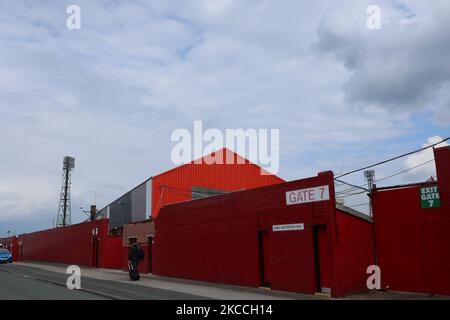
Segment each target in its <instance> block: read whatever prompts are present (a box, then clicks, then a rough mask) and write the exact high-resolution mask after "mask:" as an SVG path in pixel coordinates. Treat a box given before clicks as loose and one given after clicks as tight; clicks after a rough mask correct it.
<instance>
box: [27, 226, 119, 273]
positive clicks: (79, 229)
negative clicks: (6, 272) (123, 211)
mask: <svg viewBox="0 0 450 320" xmlns="http://www.w3.org/2000/svg"><path fill="white" fill-rule="evenodd" d="M93 228H94V229H95V228H98V234H96V235H93V234H92V229H93ZM94 238H96V239H98V241H99V258H98V262H99V267H103V268H118V269H120V267H121V265H122V253H121V248H122V238H121V237H108V220H107V219H103V220H98V221H93V222H86V223H80V224H75V225H71V226H67V227H62V228H54V229H49V230H44V231H38V232H34V233H29V234H23V235H20V236H19V241H22V253H21V256H22V260H34V261H48V262H59V263H66V264H76V265H83V266H89V267H90V266H93V239H94Z"/></svg>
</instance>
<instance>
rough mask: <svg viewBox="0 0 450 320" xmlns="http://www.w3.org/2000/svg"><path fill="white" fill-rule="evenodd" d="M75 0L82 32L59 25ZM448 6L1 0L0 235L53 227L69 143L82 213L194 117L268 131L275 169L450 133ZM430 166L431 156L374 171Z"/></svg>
mask: <svg viewBox="0 0 450 320" xmlns="http://www.w3.org/2000/svg"><path fill="white" fill-rule="evenodd" d="M73 4H75V5H78V6H79V8H80V9H81V28H80V29H79V30H69V29H68V28H67V27H66V20H67V18H68V17H69V15H70V14H68V13H67V12H66V9H67V7H68V6H69V5H73ZM369 5H377V6H379V8H380V9H381V16H380V17H381V28H380V29H377V30H370V29H368V28H367V25H366V22H367V19H368V17H369V15H368V14H367V12H366V10H367V7H368V6H369ZM449 17H450V2H449V1H447V0H433V1H421V0H405V1H395V0H391V1H376V0H371V1H364V0H353V1H348V0H343V1H334V0H328V1H327V0H317V1H300V0H296V1H294V0H260V1H258V0H247V1H237V0H190V1H168V0H160V1H158V0H152V1H138V0H137V1H119V0H114V1H113V0H95V1H92V0H86V1H81V0H80V1H78V0H70V1H65V0H58V1H56V0H54V1H37V0H30V1H25V0H17V1H6V0H1V1H0V30H2V32H1V33H0V150H1V157H0V177H1V178H0V236H2V235H6V233H7V231H8V230H10V231H11V232H14V233H16V234H18V233H23V232H31V231H34V230H39V229H44V228H49V227H51V226H52V219H53V218H55V217H56V213H57V209H58V203H59V192H60V184H61V174H62V158H63V157H64V156H65V155H70V156H73V157H75V158H76V168H75V171H74V172H73V174H72V221H73V222H80V221H82V220H84V219H85V215H84V214H83V213H82V212H81V210H79V207H80V206H84V207H87V206H88V205H89V204H90V203H91V202H92V201H94V198H95V200H96V203H97V206H98V207H100V208H101V207H103V206H104V205H107V204H108V203H110V202H111V201H113V200H114V199H116V198H117V197H118V196H120V195H121V194H123V193H125V192H126V191H128V190H130V189H131V188H132V187H134V186H136V185H138V184H139V183H140V182H142V181H144V180H145V179H147V178H148V177H150V176H152V175H155V174H157V173H159V172H162V171H164V170H167V169H170V168H172V167H174V164H173V163H172V161H171V149H172V148H173V147H174V142H173V141H171V133H172V132H173V131H174V130H176V129H179V128H186V129H188V130H193V125H194V121H196V120H200V121H203V126H204V127H205V128H218V129H219V130H223V131H224V130H225V129H227V128H243V129H249V128H254V129H268V130H270V129H279V130H280V145H279V152H280V155H279V156H280V170H279V172H278V175H279V176H281V177H282V178H284V179H286V180H294V179H300V178H304V177H309V176H313V175H316V174H317V172H320V171H324V170H333V171H334V172H335V173H337V174H338V173H343V172H346V171H350V170H352V169H355V168H359V167H362V166H365V165H368V164H371V163H374V162H378V161H381V160H384V159H386V158H389V157H392V156H396V155H399V154H402V153H405V152H409V151H411V150H415V149H418V148H421V147H422V146H426V145H429V144H431V143H434V142H438V141H440V140H441V139H442V138H446V137H448V136H450V90H449V89H450V63H449V61H450V42H449V41H448V39H449V30H450V18H449ZM431 159H433V154H432V152H431V151H430V150H428V151H426V152H423V153H420V154H416V155H413V156H410V157H406V158H402V159H400V160H397V161H395V162H392V163H389V164H388V165H385V166H381V167H377V168H376V177H377V178H378V177H380V178H382V177H385V176H388V175H391V174H393V173H396V172H399V171H402V170H406V169H410V168H413V167H417V166H418V165H420V164H422V163H424V162H426V161H429V160H431ZM432 175H435V169H434V164H433V162H429V163H427V164H425V165H421V166H419V167H417V168H415V169H413V170H410V171H407V172H406V173H405V174H402V175H399V176H396V177H394V178H392V179H388V180H384V181H383V183H384V184H386V185H389V184H394V183H409V182H416V181H424V180H426V179H428V178H429V177H430V176H432ZM346 179H347V181H348V182H351V183H354V184H358V185H359V184H363V183H364V177H363V174H362V173H361V172H360V173H357V174H354V175H351V176H347V177H346ZM349 201H350V202H351V201H353V200H349ZM354 201H356V202H358V201H362V199H356V200H354ZM356 202H351V203H356Z"/></svg>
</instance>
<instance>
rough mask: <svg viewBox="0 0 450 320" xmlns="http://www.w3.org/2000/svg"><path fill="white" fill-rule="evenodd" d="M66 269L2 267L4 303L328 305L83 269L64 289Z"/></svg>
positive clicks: (387, 295)
mask: <svg viewBox="0 0 450 320" xmlns="http://www.w3.org/2000/svg"><path fill="white" fill-rule="evenodd" d="M66 269H67V265H64V264H55V263H48V262H15V263H12V264H2V265H0V288H1V290H0V299H18V300H26V299H40V300H42V299H44V300H67V299H69V300H96V299H119V300H209V299H216V300H319V299H320V300H330V299H331V298H330V297H329V296H326V295H325V296H324V295H309V294H300V293H290V292H283V291H276V290H270V289H267V288H248V287H241V286H233V285H225V284H218V283H209V282H202V281H193V280H186V279H177V278H168V277H160V276H155V275H151V274H149V275H146V274H141V279H140V280H139V281H130V280H129V277H128V272H124V271H121V270H111V269H101V268H87V267H81V290H69V289H68V288H67V286H66V281H67V278H68V277H69V276H70V275H69V274H67V273H66ZM344 299H346V300H428V299H433V300H440V299H450V297H442V296H434V297H430V296H429V295H426V294H416V293H403V292H380V291H377V292H371V293H365V294H358V295H351V296H348V297H346V298H344Z"/></svg>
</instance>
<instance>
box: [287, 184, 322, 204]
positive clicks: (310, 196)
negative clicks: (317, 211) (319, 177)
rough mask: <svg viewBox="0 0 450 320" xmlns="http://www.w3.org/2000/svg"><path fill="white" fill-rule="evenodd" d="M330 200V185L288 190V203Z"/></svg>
mask: <svg viewBox="0 0 450 320" xmlns="http://www.w3.org/2000/svg"><path fill="white" fill-rule="evenodd" d="M325 200H330V190H329V188H328V186H320V187H315V188H308V189H300V190H293V191H288V192H286V204H287V205H291V204H301V203H309V202H317V201H325Z"/></svg>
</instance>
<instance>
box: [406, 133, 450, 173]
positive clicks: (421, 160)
mask: <svg viewBox="0 0 450 320" xmlns="http://www.w3.org/2000/svg"><path fill="white" fill-rule="evenodd" d="M442 140H443V138H442V137H440V136H433V137H429V138H428V139H427V142H426V143H424V144H423V145H422V148H425V147H428V146H430V145H432V144H435V143H438V142H439V141H442ZM448 145H449V144H448V143H447V142H443V143H440V144H438V145H437V146H436V147H443V146H448ZM433 159H434V154H433V148H428V149H426V150H423V151H421V152H418V153H414V154H412V155H409V156H407V157H406V159H405V164H404V166H405V169H411V171H410V173H409V178H415V179H417V181H425V180H428V179H429V178H430V177H433V178H434V179H436V167H435V163H434V161H431V162H429V161H430V160H433ZM426 162H428V163H426ZM425 163H426V164H425Z"/></svg>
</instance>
